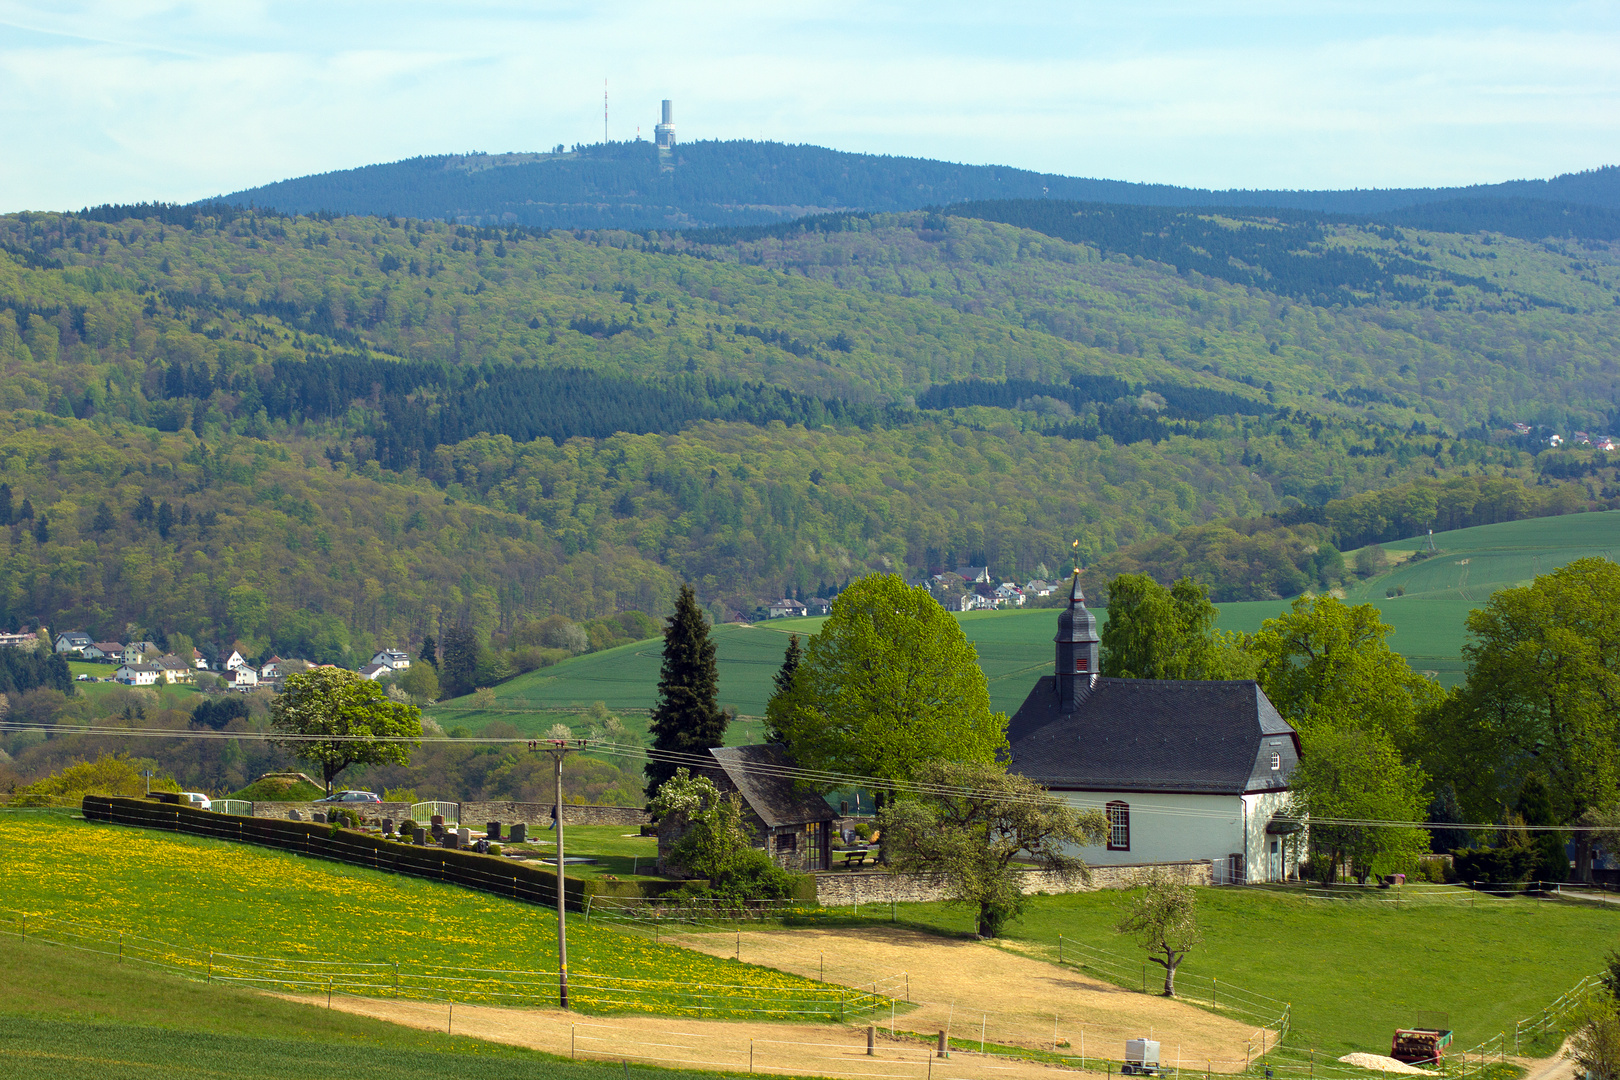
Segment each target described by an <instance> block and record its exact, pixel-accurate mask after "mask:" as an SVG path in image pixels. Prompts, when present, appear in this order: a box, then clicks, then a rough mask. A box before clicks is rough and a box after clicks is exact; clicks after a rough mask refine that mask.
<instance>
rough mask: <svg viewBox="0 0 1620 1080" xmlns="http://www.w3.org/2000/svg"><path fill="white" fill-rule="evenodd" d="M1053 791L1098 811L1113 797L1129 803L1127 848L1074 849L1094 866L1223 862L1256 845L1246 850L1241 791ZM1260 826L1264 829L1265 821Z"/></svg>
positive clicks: (1115, 799)
mask: <svg viewBox="0 0 1620 1080" xmlns="http://www.w3.org/2000/svg"><path fill="white" fill-rule="evenodd" d="M1053 794H1054V795H1058V796H1060V797H1061V798H1063V799H1064V800H1065V801H1066V802H1068V803H1069V804H1070V805H1072V806H1075V807H1078V808H1080V809H1085V810H1102V809H1103V808H1104V806H1105V805H1106V804H1107V803H1110V802H1114V801H1118V802H1123V803H1125V804H1126V805H1127V806H1129V807H1130V819H1131V837H1130V839H1131V846H1130V850H1129V851H1109V850H1108V849H1107V848H1106V847H1104V846H1098V847H1088V848H1081V849H1079V851H1078V852H1077V854H1079V856H1080V857H1081V858H1082V859H1084V860H1085V861H1086V862H1087V863H1088V864H1089V865H1092V866H1124V865H1129V864H1132V863H1169V862H1186V861H1189V860H1194V859H1209V860H1211V861H1213V862H1216V863H1220V864H1223V865H1224V864H1226V862H1227V859H1228V858H1229V857H1230V856H1231V855H1234V854H1238V855H1242V854H1243V853H1244V852H1245V851H1246V850H1247V851H1249V852H1251V853H1252V852H1255V851H1257V850H1258V849H1257V848H1255V847H1254V846H1253V843H1252V839H1251V844H1250V846H1249V847H1248V848H1247V849H1246V848H1245V846H1244V824H1245V819H1244V811H1245V810H1246V809H1248V807H1247V806H1246V799H1245V798H1244V797H1243V796H1238V795H1143V794H1140V793H1137V792H1101V791H1054V792H1053ZM1260 828H1261V830H1262V832H1263V831H1264V829H1265V825H1264V823H1262V824H1261V826H1260ZM1251 857H1252V855H1251Z"/></svg>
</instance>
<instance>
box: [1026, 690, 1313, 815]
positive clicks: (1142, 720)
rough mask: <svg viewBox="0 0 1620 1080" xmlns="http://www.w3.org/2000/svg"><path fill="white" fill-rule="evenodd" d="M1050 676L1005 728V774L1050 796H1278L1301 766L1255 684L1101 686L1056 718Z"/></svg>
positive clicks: (1290, 733)
mask: <svg viewBox="0 0 1620 1080" xmlns="http://www.w3.org/2000/svg"><path fill="white" fill-rule="evenodd" d="M1053 678H1054V677H1053V676H1051V675H1046V676H1043V677H1042V678H1041V680H1040V681H1039V682H1037V683H1036V684H1035V688H1034V689H1033V690H1031V691H1030V693H1029V697H1027V698H1025V699H1024V704H1023V705H1021V706H1020V707H1019V709H1018V711H1017V712H1016V713H1014V714H1013V718H1012V722H1011V723H1010V724H1009V725H1008V730H1007V739H1008V743H1009V744H1010V749H1011V753H1012V770H1013V771H1014V772H1017V773H1021V774H1023V775H1024V776H1027V777H1029V778H1030V779H1032V780H1035V781H1038V782H1039V783H1041V784H1044V785H1045V786H1047V787H1049V788H1056V789H1059V790H1068V791H1137V792H1157V793H1188V794H1210V795H1239V794H1243V793H1245V792H1257V791H1281V790H1285V789H1286V788H1287V786H1288V777H1289V774H1290V773H1292V772H1293V769H1294V766H1295V765H1296V764H1297V763H1298V762H1299V736H1298V735H1296V734H1295V732H1294V729H1293V728H1292V727H1290V726H1289V725H1288V722H1287V721H1286V720H1284V719H1283V718H1282V716H1281V715H1280V714H1279V713H1278V712H1277V710H1276V708H1275V707H1274V706H1273V705H1272V704H1271V702H1270V701H1269V700H1268V699H1267V698H1266V695H1265V692H1264V691H1263V690H1261V689H1260V687H1259V684H1257V683H1255V682H1254V681H1252V680H1240V681H1231V682H1215V681H1203V680H1192V679H1104V678H1098V679H1097V680H1095V682H1093V683H1092V684H1091V685H1090V687H1089V688H1082V689H1081V690H1080V693H1079V700H1078V701H1077V702H1076V703H1075V707H1074V711H1073V712H1072V713H1069V714H1063V713H1061V712H1059V711H1058V695H1057V692H1056V688H1055V687H1054V686H1053ZM1273 753H1276V754H1278V755H1279V756H1280V757H1281V759H1282V761H1281V768H1279V769H1276V770H1273V769H1272V768H1271V755H1272V754H1273Z"/></svg>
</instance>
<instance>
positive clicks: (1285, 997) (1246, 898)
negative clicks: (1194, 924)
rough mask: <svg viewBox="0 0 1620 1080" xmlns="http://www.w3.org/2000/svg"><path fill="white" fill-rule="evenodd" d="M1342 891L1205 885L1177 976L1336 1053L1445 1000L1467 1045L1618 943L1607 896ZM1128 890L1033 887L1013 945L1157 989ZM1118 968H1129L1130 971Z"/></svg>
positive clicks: (964, 917) (928, 914)
mask: <svg viewBox="0 0 1620 1080" xmlns="http://www.w3.org/2000/svg"><path fill="white" fill-rule="evenodd" d="M1342 895H1343V896H1345V897H1348V898H1346V899H1333V900H1326V899H1314V898H1311V897H1309V896H1307V895H1305V894H1303V893H1302V892H1300V891H1298V890H1293V889H1288V890H1283V889H1259V888H1256V889H1233V888H1221V889H1200V890H1198V918H1199V922H1200V924H1201V926H1202V928H1203V932H1204V941H1203V943H1202V944H1201V945H1199V946H1198V947H1197V948H1196V949H1194V950H1193V951H1192V952H1191V953H1190V954H1189V955H1188V957H1187V959H1186V960H1185V962H1184V963H1183V964H1182V966H1181V971H1180V973H1179V974H1178V976H1177V985H1178V989H1179V990H1180V992H1181V993H1182V994H1184V995H1187V996H1190V997H1192V998H1194V999H1198V998H1200V997H1201V998H1203V999H1204V1000H1207V999H1208V995H1209V992H1210V986H1211V982H1210V980H1211V978H1212V977H1213V978H1214V979H1217V980H1219V983H1220V984H1221V985H1230V986H1233V987H1241V988H1243V989H1244V990H1247V991H1252V992H1254V993H1257V994H1264V995H1266V996H1267V997H1270V998H1274V999H1277V1000H1278V1001H1283V1002H1289V1003H1291V1004H1292V1016H1293V1035H1292V1036H1291V1037H1290V1038H1289V1040H1288V1044H1289V1045H1291V1046H1293V1047H1296V1048H1300V1049H1310V1048H1311V1047H1313V1046H1314V1047H1315V1048H1316V1049H1317V1050H1319V1051H1322V1052H1324V1053H1326V1054H1330V1055H1331V1056H1332V1057H1338V1056H1339V1055H1341V1054H1344V1053H1347V1052H1350V1051H1371V1052H1375V1053H1388V1051H1389V1040H1390V1035H1391V1033H1392V1032H1393V1031H1394V1030H1395V1029H1396V1028H1398V1027H1410V1026H1412V1025H1413V1024H1414V1023H1415V1022H1416V1021H1415V1020H1414V1017H1415V1016H1416V1015H1417V1014H1418V1013H1419V1012H1423V1011H1430V1012H1432V1011H1440V1012H1445V1013H1448V1014H1449V1015H1450V1023H1451V1025H1452V1027H1453V1028H1454V1029H1455V1030H1456V1033H1457V1034H1456V1045H1457V1048H1458V1049H1459V1050H1460V1049H1464V1048H1467V1047H1470V1046H1473V1045H1475V1044H1477V1043H1479V1042H1481V1041H1483V1040H1485V1039H1488V1038H1490V1037H1491V1036H1493V1035H1495V1034H1497V1033H1498V1032H1501V1031H1506V1032H1508V1034H1509V1036H1510V1038H1511V1035H1512V1032H1513V1025H1514V1022H1515V1021H1517V1020H1520V1019H1523V1018H1525V1017H1529V1016H1533V1015H1537V1014H1539V1013H1540V1011H1541V1009H1542V1008H1543V1007H1545V1006H1546V1005H1547V1004H1548V1003H1550V1002H1551V1001H1552V1000H1553V999H1555V998H1557V997H1558V996H1559V995H1560V994H1562V993H1564V992H1565V991H1566V990H1568V989H1570V988H1571V987H1572V986H1574V985H1575V984H1576V983H1577V982H1579V981H1580V980H1581V979H1582V978H1583V977H1585V976H1587V975H1591V974H1593V973H1595V972H1597V971H1598V970H1600V969H1601V968H1602V966H1603V963H1604V959H1603V958H1604V955H1605V954H1606V953H1607V952H1608V951H1609V950H1611V949H1615V948H1617V947H1620V910H1617V909H1616V908H1614V907H1611V906H1607V905H1600V906H1598V905H1595V906H1587V905H1581V904H1576V903H1567V902H1559V901H1537V900H1535V899H1529V898H1514V899H1496V898H1492V897H1489V896H1483V895H1476V894H1472V893H1468V892H1466V891H1460V890H1459V892H1458V894H1457V895H1455V896H1452V897H1449V898H1445V899H1430V900H1427V901H1424V900H1418V899H1415V898H1412V899H1408V900H1407V901H1406V902H1404V903H1400V904H1397V903H1394V902H1393V899H1394V897H1395V896H1396V895H1398V894H1396V893H1394V892H1392V891H1390V890H1378V889H1372V890H1345V891H1344V892H1343V894H1342ZM1416 895H1417V890H1415V889H1414V890H1412V892H1411V893H1410V894H1409V896H1412V897H1415V896H1416ZM1127 900H1128V897H1127V894H1125V893H1121V892H1115V891H1099V892H1092V893H1077V894H1070V895H1064V896H1042V897H1037V898H1035V899H1033V900H1032V901H1031V903H1030V905H1029V907H1028V909H1027V910H1026V911H1025V913H1024V915H1023V917H1022V918H1020V919H1017V920H1014V921H1013V922H1012V923H1011V924H1010V925H1009V928H1008V929H1007V931H1006V940H1005V946H1006V947H1009V948H1015V949H1019V950H1021V951H1024V952H1026V953H1027V954H1029V955H1032V956H1038V957H1041V958H1044V959H1048V960H1056V959H1057V958H1058V936H1059V935H1062V936H1063V937H1064V938H1065V939H1067V947H1066V952H1065V956H1066V957H1067V958H1068V959H1070V960H1071V961H1072V960H1074V959H1075V958H1076V957H1077V956H1078V955H1081V954H1082V952H1083V950H1084V949H1096V950H1104V951H1106V952H1109V953H1113V954H1116V958H1115V960H1113V961H1111V962H1112V963H1116V964H1118V965H1119V966H1118V967H1116V968H1113V969H1109V968H1089V969H1086V970H1090V971H1094V972H1106V971H1109V970H1112V971H1113V981H1116V982H1119V983H1122V984H1123V985H1125V986H1127V987H1129V988H1131V989H1136V988H1138V987H1139V986H1140V985H1143V984H1144V983H1145V985H1146V986H1147V987H1148V988H1149V989H1150V990H1151V989H1153V987H1154V982H1155V972H1156V971H1158V970H1159V969H1157V968H1155V967H1153V966H1152V965H1151V964H1149V965H1145V967H1144V966H1143V958H1144V957H1145V954H1144V953H1143V952H1142V951H1141V950H1139V949H1137V948H1135V946H1134V945H1133V943H1132V941H1131V940H1130V939H1129V938H1125V937H1121V936H1120V935H1118V934H1116V933H1115V932H1114V925H1115V924H1116V923H1117V922H1118V920H1119V918H1120V916H1121V913H1122V911H1123V909H1124V906H1125V904H1126V903H1127ZM900 916H901V918H902V919H906V920H909V921H911V922H912V924H913V925H917V926H926V927H929V928H932V929H934V930H936V931H940V932H946V933H952V934H957V935H962V936H968V935H970V934H971V933H972V931H973V928H974V927H973V918H972V915H971V913H970V912H968V911H967V910H965V909H963V908H960V907H954V906H951V905H946V904H911V905H905V906H903V907H902V908H901V910H900ZM1139 968H1141V969H1142V970H1144V971H1145V974H1144V975H1141V976H1138V969H1139ZM1121 971H1123V972H1126V973H1128V977H1126V978H1120V977H1119V976H1120V973H1121ZM1139 977H1140V978H1141V979H1142V980H1143V982H1140V983H1139V982H1138V978H1139ZM1157 980H1158V981H1159V982H1162V981H1163V974H1162V972H1160V973H1159V974H1158V976H1157ZM1553 1048H1556V1043H1555V1044H1554V1047H1553ZM1525 1049H1527V1050H1528V1049H1529V1048H1528V1047H1526V1048H1525ZM1547 1052H1551V1050H1550V1049H1549V1050H1548V1051H1547Z"/></svg>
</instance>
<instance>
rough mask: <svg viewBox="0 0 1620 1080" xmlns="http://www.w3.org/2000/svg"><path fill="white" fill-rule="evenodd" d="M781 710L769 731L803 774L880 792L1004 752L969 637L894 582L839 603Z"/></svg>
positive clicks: (921, 596) (877, 580)
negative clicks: (937, 762)
mask: <svg viewBox="0 0 1620 1080" xmlns="http://www.w3.org/2000/svg"><path fill="white" fill-rule="evenodd" d="M774 704H775V706H776V707H775V708H774V709H773V710H768V712H769V721H770V727H771V730H772V731H773V732H775V733H776V734H778V735H779V736H780V737H781V740H782V742H784V743H785V744H786V745H787V748H788V750H789V752H790V753H791V754H792V756H793V758H794V760H795V761H797V762H798V764H799V765H801V766H804V767H806V768H812V769H822V770H828V771H833V772H842V773H853V774H855V775H858V776H863V777H873V778H875V779H876V780H878V781H880V782H881V781H895V782H903V781H908V780H911V779H912V778H913V777H914V776H915V775H916V773H917V770H918V769H919V768H921V767H922V766H923V764H924V763H925V762H929V761H933V760H934V759H936V758H942V757H949V758H951V759H953V760H955V761H959V762H976V763H980V764H989V763H991V762H993V761H995V759H996V755H997V753H998V752H1000V751H1001V750H1003V749H1005V747H1006V745H1007V735H1006V729H1007V717H1006V715H1005V714H1004V713H998V712H992V711H991V710H990V691H989V684H988V683H987V682H986V681H985V677H984V672H983V671H982V670H981V669H980V668H979V664H978V654H977V653H976V652H975V651H974V648H973V646H972V645H971V644H970V643H969V642H968V640H967V637H966V635H964V634H963V633H962V627H961V626H960V624H958V623H957V621H956V620H955V619H953V618H951V616H950V614H949V613H947V612H946V611H945V609H944V608H942V607H940V606H939V602H938V601H936V600H935V599H934V598H933V597H932V596H930V595H929V594H928V590H927V589H924V588H920V587H918V588H912V587H909V586H907V585H906V583H905V582H904V581H902V580H901V579H900V578H899V577H897V576H895V575H893V574H873V575H871V576H869V577H864V578H861V579H860V580H859V581H856V582H855V583H854V584H852V585H850V586H849V587H848V588H847V589H845V590H844V591H843V592H841V593H839V594H838V598H837V599H836V600H834V601H833V605H832V613H831V615H830V616H829V617H828V619H827V621H826V622H825V623H823V624H822V627H821V629H820V630H819V631H818V632H817V633H816V634H815V636H814V637H812V638H811V639H810V641H809V643H808V644H807V645H806V647H805V650H804V658H803V659H802V660H801V661H800V663H799V665H798V667H797V669H796V671H795V672H794V674H793V676H792V678H791V680H790V683H789V689H788V690H787V691H785V692H779V693H778V694H777V695H776V698H775V699H774ZM880 786H881V784H880Z"/></svg>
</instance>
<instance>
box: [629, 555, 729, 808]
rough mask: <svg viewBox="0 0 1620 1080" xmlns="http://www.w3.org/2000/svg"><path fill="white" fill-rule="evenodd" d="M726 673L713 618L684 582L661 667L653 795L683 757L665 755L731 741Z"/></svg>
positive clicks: (650, 771)
mask: <svg viewBox="0 0 1620 1080" xmlns="http://www.w3.org/2000/svg"><path fill="white" fill-rule="evenodd" d="M719 693H720V676H719V673H718V672H717V671H716V669H715V663H714V640H713V639H712V638H711V637H710V636H709V620H708V618H707V616H705V615H704V614H703V609H702V608H701V607H699V606H698V602H697V594H696V593H694V592H693V591H692V586H690V585H683V586H681V593H680V596H679V597H677V598H676V600H675V614H673V615H671V616H670V617H669V623H668V625H667V626H666V627H665V628H664V663H663V666H662V667H661V668H660V669H659V673H658V702H657V704H656V705H654V706H653V712H652V723H651V725H650V729H651V732H652V737H653V751H654V754H653V757H652V758H651V759H650V760H649V761H648V762H647V765H646V769H645V772H646V775H647V797H648V798H649V799H651V798H653V797H654V796H656V795H657V794H658V789H659V788H660V787H661V786H662V785H663V784H664V783H665V781H667V780H669V779H670V778H671V777H673V776H674V775H675V770H676V768H677V767H678V766H679V764H680V762H679V761H678V760H676V759H675V758H673V757H660V756H659V752H660V751H662V752H663V754H665V755H687V756H691V755H697V754H703V753H704V752H706V751H707V750H708V749H709V748H710V747H712V746H723V745H725V741H726V724H727V721H728V717H727V716H726V714H725V713H724V712H723V711H721V709H720V704H719V701H718V695H719Z"/></svg>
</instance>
